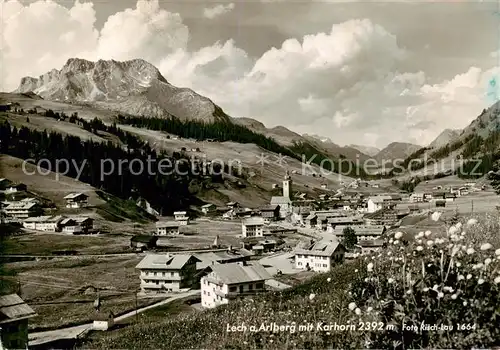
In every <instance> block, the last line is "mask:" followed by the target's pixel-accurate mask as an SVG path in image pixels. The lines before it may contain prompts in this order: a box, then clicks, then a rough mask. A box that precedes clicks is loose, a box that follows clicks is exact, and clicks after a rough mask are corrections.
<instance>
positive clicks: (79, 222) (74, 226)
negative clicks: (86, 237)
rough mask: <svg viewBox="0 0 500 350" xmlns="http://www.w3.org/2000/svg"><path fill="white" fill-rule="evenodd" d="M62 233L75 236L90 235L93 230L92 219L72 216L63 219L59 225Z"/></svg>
mask: <svg viewBox="0 0 500 350" xmlns="http://www.w3.org/2000/svg"><path fill="white" fill-rule="evenodd" d="M59 226H60V227H61V231H62V232H63V233H67V234H72V235H77V234H86V233H90V232H91V231H92V230H93V229H94V219H92V218H89V217H87V216H72V217H69V218H64V219H63V220H62V221H61V222H60V223H59Z"/></svg>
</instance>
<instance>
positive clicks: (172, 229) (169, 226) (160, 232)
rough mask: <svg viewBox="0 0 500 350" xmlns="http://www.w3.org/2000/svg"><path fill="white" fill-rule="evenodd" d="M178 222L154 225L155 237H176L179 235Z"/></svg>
mask: <svg viewBox="0 0 500 350" xmlns="http://www.w3.org/2000/svg"><path fill="white" fill-rule="evenodd" d="M179 227H180V223H179V222H178V221H159V222H157V223H156V235H157V236H177V235H178V234H179V233H180V230H179Z"/></svg>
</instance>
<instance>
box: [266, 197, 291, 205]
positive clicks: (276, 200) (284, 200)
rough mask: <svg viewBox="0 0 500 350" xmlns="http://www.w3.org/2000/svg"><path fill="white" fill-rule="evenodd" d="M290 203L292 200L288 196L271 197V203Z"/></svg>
mask: <svg viewBox="0 0 500 350" xmlns="http://www.w3.org/2000/svg"><path fill="white" fill-rule="evenodd" d="M291 203H292V201H291V200H290V198H288V197H284V196H273V197H271V205H280V204H291Z"/></svg>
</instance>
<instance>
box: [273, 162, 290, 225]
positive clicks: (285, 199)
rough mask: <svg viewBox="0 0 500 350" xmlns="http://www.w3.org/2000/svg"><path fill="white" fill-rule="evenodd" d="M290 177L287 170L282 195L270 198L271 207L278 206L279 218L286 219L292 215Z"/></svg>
mask: <svg viewBox="0 0 500 350" xmlns="http://www.w3.org/2000/svg"><path fill="white" fill-rule="evenodd" d="M292 193H293V192H292V177H291V176H290V173H289V172H288V170H287V171H286V173H285V177H284V179H283V195H282V196H273V197H271V205H272V206H276V205H279V206H280V217H281V218H286V217H287V216H288V215H290V214H291V213H292V198H291V196H292Z"/></svg>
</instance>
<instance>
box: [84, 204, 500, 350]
mask: <svg viewBox="0 0 500 350" xmlns="http://www.w3.org/2000/svg"><path fill="white" fill-rule="evenodd" d="M440 216H441V213H434V214H433V215H432V219H433V220H436V221H440V220H441V218H440ZM446 225H447V230H446V233H440V234H438V233H433V232H432V231H421V232H418V233H416V234H414V233H412V237H411V239H410V237H408V234H406V233H405V232H395V233H394V234H392V237H390V238H388V248H387V249H385V250H384V251H383V252H377V253H373V254H372V255H369V256H363V257H358V259H357V260H355V261H353V262H352V263H346V264H344V265H341V266H338V267H336V268H335V269H334V270H333V271H331V272H330V273H325V274H320V275H317V276H315V277H313V278H312V279H310V280H308V281H306V282H304V283H303V284H301V285H299V286H296V287H294V288H293V289H290V290H288V291H283V292H279V293H272V294H267V295H265V296H261V297H253V298H247V299H245V300H242V301H238V302H234V303H232V304H230V305H227V306H221V307H218V308H216V309H213V310H207V311H204V312H197V313H189V314H180V315H178V316H176V317H169V318H165V319H163V320H161V321H160V322H155V323H153V324H151V323H149V322H147V320H144V321H141V322H139V323H138V324H135V325H133V326H131V327H129V328H126V329H122V330H119V332H120V334H119V336H117V334H116V333H114V332H117V331H114V332H110V333H109V335H106V336H103V337H100V338H99V339H98V340H89V341H87V342H86V343H83V344H81V345H80V347H81V348H83V349H96V348H99V349H108V348H122V349H123V348H128V349H147V348H160V349H180V348H183V349H185V348H192V349H194V348H208V349H221V348H228V349H256V348H266V349H267V348H268V349H294V348H304V349H320V348H321V349H323V348H378V349H380V348H384V349H389V348H392V349H408V348H428V347H432V348H459V349H465V348H479V347H480V348H484V347H492V346H495V345H498V343H499V339H500V330H499V328H498V326H497V325H498V324H499V321H500V300H499V298H500V249H499V247H500V237H498V235H497V233H498V232H499V229H500V221H499V218H498V217H497V216H493V215H485V216H481V217H477V218H461V219H455V222H448V223H446ZM274 325H276V326H278V327H279V326H282V328H281V329H274ZM233 326H234V327H235V328H234V332H233V331H228V330H231V327H233ZM237 326H239V328H238V327H237ZM300 326H302V327H300ZM228 327H229V328H228Z"/></svg>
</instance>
